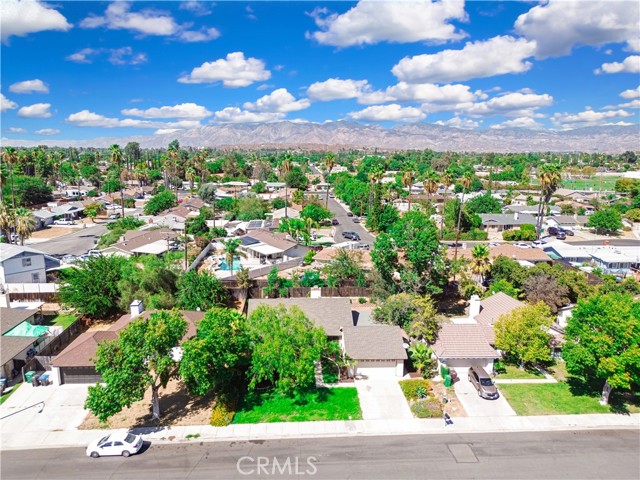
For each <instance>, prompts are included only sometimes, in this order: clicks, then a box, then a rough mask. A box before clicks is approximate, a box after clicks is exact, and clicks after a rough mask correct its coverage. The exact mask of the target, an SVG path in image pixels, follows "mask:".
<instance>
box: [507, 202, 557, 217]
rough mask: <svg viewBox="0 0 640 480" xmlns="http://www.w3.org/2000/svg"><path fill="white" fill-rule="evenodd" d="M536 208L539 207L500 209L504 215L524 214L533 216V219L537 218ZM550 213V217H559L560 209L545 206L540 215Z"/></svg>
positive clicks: (553, 206) (515, 206)
mask: <svg viewBox="0 0 640 480" xmlns="http://www.w3.org/2000/svg"><path fill="white" fill-rule="evenodd" d="M538 207H539V205H538V204H536V205H507V206H506V207H504V208H503V209H502V211H503V212H504V213H526V214H528V215H533V216H534V217H537V216H538ZM548 211H549V212H550V213H551V215H560V207H556V206H555V205H549V206H545V207H543V209H542V215H543V216H544V215H547V212H548Z"/></svg>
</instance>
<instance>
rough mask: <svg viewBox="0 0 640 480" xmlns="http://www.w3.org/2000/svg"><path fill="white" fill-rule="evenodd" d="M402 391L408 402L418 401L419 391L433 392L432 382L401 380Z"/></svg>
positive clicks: (417, 379) (419, 379) (416, 379)
mask: <svg viewBox="0 0 640 480" xmlns="http://www.w3.org/2000/svg"><path fill="white" fill-rule="evenodd" d="M398 383H399V384H400V389H401V390H402V393H403V394H404V396H405V398H406V399H407V400H417V399H418V398H420V396H419V395H418V390H419V389H420V390H421V391H422V390H424V391H425V392H428V391H430V390H431V382H430V381H429V380H425V379H422V378H415V379H411V380H400V381H399V382H398Z"/></svg>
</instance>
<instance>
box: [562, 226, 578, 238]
mask: <svg viewBox="0 0 640 480" xmlns="http://www.w3.org/2000/svg"><path fill="white" fill-rule="evenodd" d="M558 232H563V233H564V234H565V235H567V236H569V237H573V236H574V235H575V233H573V230H570V229H568V228H563V229H562V230H558Z"/></svg>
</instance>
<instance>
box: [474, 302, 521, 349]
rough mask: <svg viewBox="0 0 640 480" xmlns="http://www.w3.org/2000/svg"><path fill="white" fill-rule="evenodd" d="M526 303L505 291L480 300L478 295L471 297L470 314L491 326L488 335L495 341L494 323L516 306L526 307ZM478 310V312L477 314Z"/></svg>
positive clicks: (481, 322)
mask: <svg viewBox="0 0 640 480" xmlns="http://www.w3.org/2000/svg"><path fill="white" fill-rule="evenodd" d="M524 306H525V304H524V303H523V302H521V301H520V300H516V299H515V298H513V297H511V296H509V295H507V294H506V293H504V292H497V293H494V294H493V295H491V296H490V297H487V298H485V299H484V300H480V299H479V298H477V297H476V296H474V297H471V300H470V302H469V316H470V317H472V318H473V319H474V320H475V321H476V322H478V323H479V324H481V325H485V326H488V327H492V328H491V333H490V334H489V335H488V336H489V340H490V341H491V343H493V325H494V324H495V323H496V322H497V321H498V319H499V318H500V317H501V316H502V315H506V314H508V313H511V312H512V311H513V310H515V309H516V308H520V307H524ZM476 312H478V313H477V314H476Z"/></svg>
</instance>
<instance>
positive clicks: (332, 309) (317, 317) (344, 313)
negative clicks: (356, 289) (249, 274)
mask: <svg viewBox="0 0 640 480" xmlns="http://www.w3.org/2000/svg"><path fill="white" fill-rule="evenodd" d="M279 304H282V305H284V306H285V307H287V308H289V307H291V306H292V305H295V306H296V307H298V308H299V309H300V310H302V312H303V313H304V314H305V315H306V316H307V317H309V319H310V320H311V321H313V322H314V323H315V324H316V325H317V326H318V327H321V328H322V329H323V330H324V331H325V332H326V334H327V336H330V337H338V336H340V327H343V328H345V327H349V326H353V317H352V314H351V302H350V300H349V299H348V298H338V297H333V298H306V297H303V298H253V299H251V300H249V307H248V314H249V315H250V314H251V313H252V312H253V311H254V310H255V309H256V308H257V307H258V306H259V305H269V306H272V307H275V306H276V305H279Z"/></svg>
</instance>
